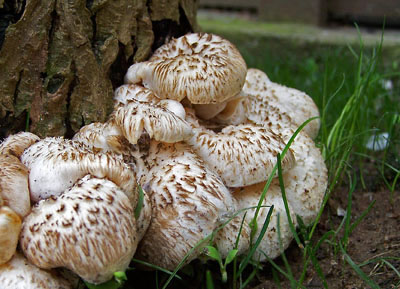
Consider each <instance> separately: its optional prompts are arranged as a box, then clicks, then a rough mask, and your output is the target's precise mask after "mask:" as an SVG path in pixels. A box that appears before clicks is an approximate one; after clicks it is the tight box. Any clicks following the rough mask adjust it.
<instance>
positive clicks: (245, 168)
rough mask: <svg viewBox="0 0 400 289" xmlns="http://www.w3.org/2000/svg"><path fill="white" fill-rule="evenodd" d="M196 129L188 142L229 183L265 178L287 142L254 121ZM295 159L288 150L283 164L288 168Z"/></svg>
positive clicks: (248, 183)
mask: <svg viewBox="0 0 400 289" xmlns="http://www.w3.org/2000/svg"><path fill="white" fill-rule="evenodd" d="M193 131H194V136H193V137H192V138H191V139H190V140H188V141H187V143H188V144H190V145H191V147H192V148H193V149H194V151H195V152H196V153H197V154H198V155H199V156H200V157H201V158H202V159H203V160H204V161H205V162H206V163H207V165H208V167H209V168H210V169H211V170H213V171H214V172H216V173H217V174H218V175H219V176H220V177H221V178H222V180H223V181H224V182H225V184H226V185H227V186H228V187H242V186H248V185H252V184H255V183H259V182H262V181H265V180H266V179H267V178H268V176H269V175H270V174H271V172H272V169H273V167H274V165H275V163H276V156H277V155H278V153H280V152H282V150H283V149H284V147H285V145H286V144H285V143H284V142H283V140H282V139H281V138H280V137H279V136H278V135H276V134H275V133H274V132H272V131H271V130H268V129H265V128H263V127H261V126H257V125H254V124H246V125H238V126H227V127H225V128H224V129H223V130H222V131H221V132H220V133H214V132H213V131H210V130H207V129H205V128H202V127H195V128H193ZM294 162H295V158H294V156H293V153H292V152H291V151H290V150H288V152H287V154H286V155H285V157H284V158H283V160H282V168H283V169H284V170H286V169H288V168H290V167H292V166H293V164H294Z"/></svg>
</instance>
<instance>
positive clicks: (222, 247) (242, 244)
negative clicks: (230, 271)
mask: <svg viewBox="0 0 400 289" xmlns="http://www.w3.org/2000/svg"><path fill="white" fill-rule="evenodd" d="M243 217H244V214H239V215H238V216H236V217H235V218H233V219H232V220H231V221H230V222H229V223H228V224H226V225H225V226H224V227H223V228H222V229H221V230H220V231H218V232H217V233H216V235H215V238H214V243H215V246H216V247H217V248H218V252H219V254H220V256H221V258H222V259H225V258H226V257H227V256H228V254H229V252H230V251H231V250H232V249H237V250H238V252H237V256H240V255H243V254H245V253H246V252H247V251H248V250H249V247H250V233H251V232H250V227H249V225H248V224H247V221H246V220H243ZM239 233H240V234H239Z"/></svg>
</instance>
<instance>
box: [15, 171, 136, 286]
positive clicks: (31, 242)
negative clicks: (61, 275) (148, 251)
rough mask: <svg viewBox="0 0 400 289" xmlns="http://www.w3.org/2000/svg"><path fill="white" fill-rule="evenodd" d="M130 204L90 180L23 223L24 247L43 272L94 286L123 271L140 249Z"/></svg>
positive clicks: (108, 185)
mask: <svg viewBox="0 0 400 289" xmlns="http://www.w3.org/2000/svg"><path fill="white" fill-rule="evenodd" d="M137 242H138V238H137V235H136V223H135V218H134V209H133V207H132V203H131V201H130V200H129V199H128V198H127V196H126V195H125V193H124V192H122V191H121V190H120V189H119V187H118V186H116V185H115V184H114V183H113V182H111V181H108V180H106V179H98V178H95V177H92V176H89V175H88V176H86V177H84V178H83V179H82V180H80V181H79V182H77V183H76V184H75V185H74V186H73V187H72V188H70V189H69V190H67V191H66V192H64V193H63V194H62V195H60V196H58V197H52V198H49V199H46V200H42V201H40V202H39V203H37V204H36V205H35V206H34V207H33V208H32V212H31V213H30V214H29V215H28V216H27V217H26V218H25V219H24V222H23V225H22V231H21V237H20V246H21V249H22V250H23V252H24V254H25V256H26V257H27V258H28V259H29V261H30V262H32V263H33V264H35V265H36V266H38V267H40V268H43V269H50V268H57V267H65V268H68V269H70V270H71V271H73V272H75V273H76V274H78V275H79V276H80V277H82V278H83V279H84V280H86V281H88V282H91V283H95V284H98V283H103V282H105V281H107V280H109V279H110V278H112V276H113V273H114V272H116V271H124V270H125V269H126V268H127V266H128V265H129V262H130V261H131V259H132V257H133V254H134V252H135V249H136V246H137Z"/></svg>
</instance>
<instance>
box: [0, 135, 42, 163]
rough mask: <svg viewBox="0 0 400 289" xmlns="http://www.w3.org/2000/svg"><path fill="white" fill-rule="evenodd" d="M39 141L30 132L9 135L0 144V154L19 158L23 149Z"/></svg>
mask: <svg viewBox="0 0 400 289" xmlns="http://www.w3.org/2000/svg"><path fill="white" fill-rule="evenodd" d="M39 140H40V138H39V137H38V136H37V135H35V134H33V133H30V132H19V133H17V134H13V135H10V136H8V137H7V138H6V139H5V140H4V141H3V142H2V143H0V154H12V155H14V156H16V157H18V158H19V157H20V156H21V155H22V153H23V152H24V150H25V149H27V148H28V147H29V146H31V145H32V144H34V143H35V142H37V141H39Z"/></svg>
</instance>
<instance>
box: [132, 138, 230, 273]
mask: <svg viewBox="0 0 400 289" xmlns="http://www.w3.org/2000/svg"><path fill="white" fill-rule="evenodd" d="M147 159H148V163H149V164H150V169H149V173H148V174H147V175H146V176H143V179H142V180H141V183H143V187H144V188H145V190H146V191H147V192H149V194H150V198H151V202H152V205H153V217H152V220H151V224H150V227H149V229H148V230H147V232H146V234H145V236H144V237H143V239H142V241H141V242H140V244H139V247H138V250H137V253H136V256H135V257H136V258H140V259H142V260H145V261H147V262H150V263H152V264H155V265H158V266H160V267H163V268H167V269H170V270H172V269H174V268H175V267H176V266H177V265H178V264H179V263H180V261H181V260H182V259H183V258H184V257H185V255H186V254H187V253H188V252H189V251H190V250H191V249H192V248H193V247H194V246H195V245H196V244H198V243H199V242H200V241H202V240H203V239H204V238H206V237H207V236H209V235H210V234H211V233H212V232H213V230H214V229H216V228H217V226H218V225H220V224H222V223H223V222H224V221H226V220H227V219H228V218H229V217H230V216H231V215H232V214H233V213H234V212H235V209H236V204H235V201H234V200H233V198H232V196H231V194H230V192H229V191H228V189H227V188H226V187H225V186H224V184H223V183H222V181H221V179H220V178H219V177H218V176H217V175H216V174H215V173H213V172H212V171H210V170H209V169H208V168H207V167H206V166H205V165H204V163H203V161H202V160H201V159H200V158H199V157H198V156H197V155H196V154H195V153H193V152H192V150H191V149H190V147H189V146H187V145H185V144H182V143H175V144H165V143H157V142H152V143H151V147H150V151H149V156H148V158H147ZM206 243H207V242H204V245H206ZM202 247H203V246H200V247H199V248H198V250H196V251H195V252H193V254H192V255H191V256H190V257H189V258H188V259H187V260H186V262H185V263H188V262H190V261H191V260H193V259H195V258H196V257H197V256H198V255H199V254H200V253H201V248H202Z"/></svg>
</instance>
